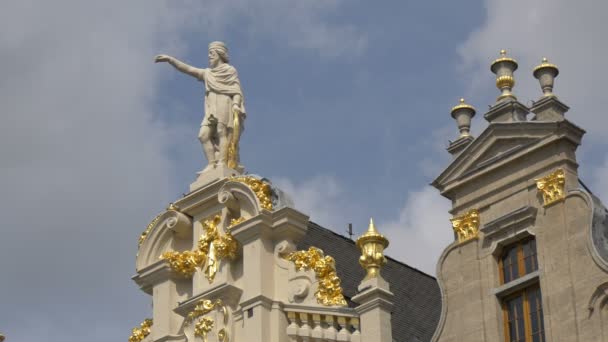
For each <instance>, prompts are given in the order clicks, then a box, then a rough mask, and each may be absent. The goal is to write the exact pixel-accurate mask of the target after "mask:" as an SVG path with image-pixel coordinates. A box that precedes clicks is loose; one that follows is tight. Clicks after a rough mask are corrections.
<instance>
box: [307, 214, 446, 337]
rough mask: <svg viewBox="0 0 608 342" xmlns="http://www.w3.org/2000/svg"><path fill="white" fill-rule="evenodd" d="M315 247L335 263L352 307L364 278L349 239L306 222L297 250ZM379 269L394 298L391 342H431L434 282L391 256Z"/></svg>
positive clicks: (437, 298) (436, 298) (435, 318)
mask: <svg viewBox="0 0 608 342" xmlns="http://www.w3.org/2000/svg"><path fill="white" fill-rule="evenodd" d="M311 246H314V247H317V248H320V249H322V250H323V252H325V255H330V256H332V257H333V258H334V259H335V260H336V271H337V273H338V276H339V277H340V279H341V280H342V289H343V291H344V295H345V297H347V300H348V301H349V304H350V305H351V306H354V304H353V303H352V302H351V301H350V298H351V297H353V296H354V295H355V294H356V293H357V286H359V283H360V282H361V280H362V279H363V278H364V276H365V271H364V270H363V268H361V266H359V256H360V255H361V253H360V251H359V249H358V248H357V246H356V245H355V242H354V241H352V240H351V239H349V238H346V237H344V236H341V235H339V234H336V233H334V232H333V231H331V230H329V229H326V228H323V227H321V226H319V225H318V224H316V223H314V222H309V224H308V232H307V233H306V236H305V237H304V238H303V239H302V240H301V241H300V242H299V243H298V246H297V248H298V249H299V250H302V249H308V247H311ZM387 259H388V263H387V264H386V265H385V266H384V267H383V268H382V271H381V273H382V276H383V277H384V279H386V280H387V281H388V282H389V283H390V287H391V292H393V293H394V294H395V297H394V299H393V302H394V305H393V314H392V322H391V323H392V327H393V340H394V341H397V342H417V341H430V340H431V337H432V336H433V333H434V332H435V328H436V327H437V322H439V316H440V314H441V294H440V291H439V286H438V285H437V280H435V278H433V277H431V276H430V275H428V274H426V273H423V272H421V271H419V270H417V269H415V268H413V267H410V266H408V265H406V264H404V263H401V262H399V261H397V260H395V259H392V258H390V257H388V258H387Z"/></svg>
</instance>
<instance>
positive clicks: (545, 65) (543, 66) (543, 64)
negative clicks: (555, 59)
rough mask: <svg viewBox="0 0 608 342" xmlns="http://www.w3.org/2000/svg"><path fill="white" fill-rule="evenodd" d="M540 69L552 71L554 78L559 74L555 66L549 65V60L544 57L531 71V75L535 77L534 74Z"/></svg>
mask: <svg viewBox="0 0 608 342" xmlns="http://www.w3.org/2000/svg"><path fill="white" fill-rule="evenodd" d="M542 69H554V70H555V76H557V74H558V73H559V69H558V68H557V65H555V64H552V63H549V60H548V59H547V58H546V57H543V59H542V61H541V63H540V64H539V65H537V66H536V67H535V68H534V70H533V71H532V73H533V74H534V75H536V72H537V71H540V70H542ZM555 76H554V77H555Z"/></svg>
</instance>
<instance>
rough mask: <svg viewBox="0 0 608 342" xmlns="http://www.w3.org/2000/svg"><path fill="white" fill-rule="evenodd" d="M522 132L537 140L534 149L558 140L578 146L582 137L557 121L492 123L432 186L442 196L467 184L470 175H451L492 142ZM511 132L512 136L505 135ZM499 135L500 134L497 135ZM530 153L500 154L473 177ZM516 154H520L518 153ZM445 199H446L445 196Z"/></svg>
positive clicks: (573, 127)
mask: <svg viewBox="0 0 608 342" xmlns="http://www.w3.org/2000/svg"><path fill="white" fill-rule="evenodd" d="M522 131H526V132H527V133H528V134H527V135H525V136H521V138H535V139H539V141H538V142H537V144H536V146H534V149H533V150H536V149H538V148H541V147H544V146H545V145H547V144H549V143H552V142H554V141H555V140H559V139H566V140H568V141H570V142H572V143H573V144H575V145H579V144H580V142H581V138H582V136H583V134H584V133H585V131H584V130H583V129H581V128H580V127H578V126H576V125H575V124H573V123H571V122H569V121H567V120H562V121H558V122H544V121H543V122H539V121H523V122H511V123H491V124H490V125H489V126H488V127H487V128H486V130H485V131H483V132H482V133H481V135H480V136H479V137H477V138H476V139H475V140H474V141H473V142H471V143H470V144H469V145H468V146H467V147H466V148H465V149H464V150H463V151H462V152H461V153H459V154H458V156H457V157H456V158H455V159H454V160H453V161H452V163H450V165H449V166H448V167H447V168H446V169H445V170H444V171H443V172H442V173H441V174H440V175H439V176H438V177H437V178H436V179H435V180H434V181H433V182H432V183H431V185H433V186H434V187H436V188H437V189H438V190H440V191H441V193H442V194H443V195H444V196H445V195H446V192H448V191H449V190H452V188H453V187H454V186H455V185H454V183H455V182H456V183H458V184H457V185H460V184H461V183H463V182H466V178H467V177H470V176H472V175H471V174H470V173H469V172H466V171H465V172H464V173H463V174H461V175H454V174H457V173H458V172H459V171H460V172H461V173H462V172H463V171H461V170H462V169H463V168H466V166H467V165H470V164H471V163H474V162H475V160H471V158H472V157H474V155H475V154H476V153H477V152H479V151H482V150H483V148H484V146H491V145H492V141H493V140H494V139H497V138H502V139H516V138H518V135H520V134H521V132H522ZM509 132H512V135H505V134H507V133H509ZM499 133H500V134H499ZM533 150H526V151H525V153H519V154H518V153H509V154H508V155H502V156H501V157H500V158H496V159H495V160H494V161H495V163H492V164H490V165H486V167H485V168H479V169H478V170H476V171H477V172H474V173H473V175H474V176H477V175H478V174H479V173H484V172H487V171H488V170H493V169H495V168H496V166H497V165H496V164H497V163H508V162H512V161H513V160H514V159H517V158H519V157H521V156H522V155H525V154H527V153H529V152H532V151H533ZM519 152H522V151H521V150H520V151H519ZM446 197H447V196H446Z"/></svg>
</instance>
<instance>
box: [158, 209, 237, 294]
mask: <svg viewBox="0 0 608 342" xmlns="http://www.w3.org/2000/svg"><path fill="white" fill-rule="evenodd" d="M220 223H221V216H220V215H216V216H214V217H213V218H212V219H210V220H205V221H204V222H203V230H204V232H205V233H204V234H203V235H202V236H201V238H200V239H199V241H198V249H197V250H195V251H185V252H166V253H164V254H163V255H161V259H165V260H167V261H168V262H169V265H170V266H171V268H172V269H173V270H174V271H175V272H176V273H178V274H181V275H182V276H185V277H192V275H193V274H194V272H196V269H197V268H202V269H203V272H204V273H205V277H206V278H207V280H209V283H212V282H213V280H214V279H215V274H216V273H217V270H218V266H219V262H220V261H221V260H222V259H230V260H234V259H235V258H236V254H237V249H238V243H237V241H236V240H235V239H234V237H233V236H232V234H231V233H230V232H226V233H225V234H221V233H220V231H219V227H218V226H219V224H220Z"/></svg>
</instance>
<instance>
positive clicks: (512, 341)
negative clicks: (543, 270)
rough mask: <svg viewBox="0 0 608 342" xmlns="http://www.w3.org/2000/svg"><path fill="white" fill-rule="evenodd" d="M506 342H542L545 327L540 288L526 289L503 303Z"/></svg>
mask: <svg viewBox="0 0 608 342" xmlns="http://www.w3.org/2000/svg"><path fill="white" fill-rule="evenodd" d="M503 310H504V322H505V340H506V341H507V342H544V341H545V326H544V323H543V306H542V301H541V293H540V288H539V287H538V286H537V285H535V286H534V287H529V288H526V289H524V290H522V291H520V292H518V293H516V294H514V295H511V296H510V297H508V298H507V299H505V300H504V301H503Z"/></svg>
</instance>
